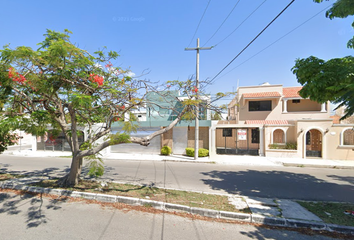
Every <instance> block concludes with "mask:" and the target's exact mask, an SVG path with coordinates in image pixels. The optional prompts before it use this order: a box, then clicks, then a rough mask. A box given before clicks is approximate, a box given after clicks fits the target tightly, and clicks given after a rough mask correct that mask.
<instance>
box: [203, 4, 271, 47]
mask: <svg viewBox="0 0 354 240" xmlns="http://www.w3.org/2000/svg"><path fill="white" fill-rule="evenodd" d="M266 1H267V0H264V1H263V2H262V3H261V4H260V5H259V6H258V7H257V8H256V9H255V10H253V12H251V13H250V14H249V15H248V16H247V17H246V18H245V20H243V21H242V22H241V23H240V24H239V25H238V26H237V27H236V28H235V29H234V30H233V31H232V32H231V33H230V34H229V35H227V36H226V37H225V38H224V39H223V40H221V41H220V42H218V43H217V44H215V47H216V46H217V45H219V44H220V43H222V42H223V41H225V40H226V39H228V38H229V37H230V36H231V35H232V34H233V33H234V32H236V30H237V29H239V27H241V26H242V24H243V23H244V22H246V21H247V19H248V18H250V17H251V16H252V15H253V14H254V13H255V12H256V11H257V10H258V9H259V8H260V7H261V6H262V5H263V4H264V3H265V2H266ZM208 41H209V40H208Z"/></svg>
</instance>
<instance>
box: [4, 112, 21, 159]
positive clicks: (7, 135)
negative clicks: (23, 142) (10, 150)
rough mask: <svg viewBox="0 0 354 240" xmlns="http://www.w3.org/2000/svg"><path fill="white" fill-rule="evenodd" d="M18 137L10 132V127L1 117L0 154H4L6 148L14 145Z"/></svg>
mask: <svg viewBox="0 0 354 240" xmlns="http://www.w3.org/2000/svg"><path fill="white" fill-rule="evenodd" d="M17 140H18V137H17V135H16V134H15V133H13V132H12V129H11V127H10V125H9V124H8V122H7V119H5V118H4V117H3V116H1V117H0V153H2V152H4V151H5V150H6V149H7V147H8V146H11V145H14V144H16V142H17Z"/></svg>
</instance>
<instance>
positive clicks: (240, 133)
mask: <svg viewBox="0 0 354 240" xmlns="http://www.w3.org/2000/svg"><path fill="white" fill-rule="evenodd" d="M237 137H238V140H247V130H246V129H238V130H237Z"/></svg>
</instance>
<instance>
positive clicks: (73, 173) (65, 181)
mask: <svg viewBox="0 0 354 240" xmlns="http://www.w3.org/2000/svg"><path fill="white" fill-rule="evenodd" d="M81 170H82V157H76V154H75V155H74V156H73V158H72V161H71V168H70V172H69V173H68V174H67V175H65V176H64V177H62V178H61V179H59V180H58V184H59V185H60V186H62V187H73V186H75V185H76V184H78V183H79V179H80V175H81Z"/></svg>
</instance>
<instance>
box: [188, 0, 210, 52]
mask: <svg viewBox="0 0 354 240" xmlns="http://www.w3.org/2000/svg"><path fill="white" fill-rule="evenodd" d="M210 1H211V0H209V1H208V4H207V6H206V7H205V10H204V13H203V15H202V17H201V18H200V20H199V23H198V26H197V29H195V32H194V34H193V37H192V39H191V41H190V42H189V44H188V47H189V46H190V45H191V43H192V41H193V39H194V37H195V35H196V34H197V31H198V29H199V26H200V23H201V22H202V20H203V18H204V15H205V13H206V11H207V9H208V7H209V4H210Z"/></svg>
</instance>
